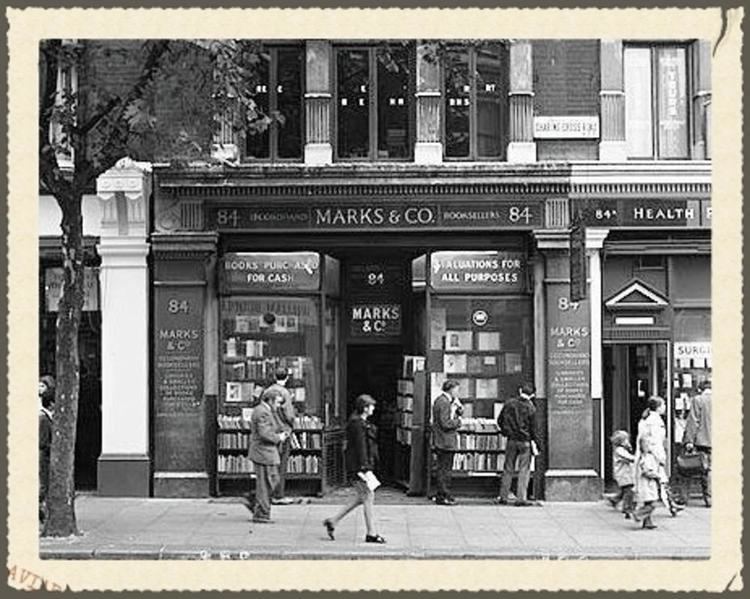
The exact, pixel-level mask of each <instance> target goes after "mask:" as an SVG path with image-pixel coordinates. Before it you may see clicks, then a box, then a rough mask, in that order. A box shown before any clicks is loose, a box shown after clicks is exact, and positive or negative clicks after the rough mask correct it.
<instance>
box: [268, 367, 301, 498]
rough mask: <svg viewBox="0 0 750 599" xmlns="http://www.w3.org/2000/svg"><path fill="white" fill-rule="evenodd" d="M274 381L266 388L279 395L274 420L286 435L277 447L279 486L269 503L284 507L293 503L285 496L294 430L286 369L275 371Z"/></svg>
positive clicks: (292, 408)
mask: <svg viewBox="0 0 750 599" xmlns="http://www.w3.org/2000/svg"><path fill="white" fill-rule="evenodd" d="M274 378H275V379H276V381H275V382H274V383H273V384H272V385H270V386H269V387H268V390H269V391H271V390H273V391H278V392H279V393H281V396H282V400H281V405H279V406H278V407H277V408H276V409H275V412H276V418H277V420H278V422H279V424H280V425H281V430H282V431H283V432H285V433H286V434H287V437H286V439H285V440H284V441H282V443H281V445H280V446H279V459H280V462H279V484H278V485H276V488H275V489H274V490H273V495H272V497H271V503H272V504H277V505H286V504H289V503H293V501H292V499H290V498H289V497H286V496H285V491H286V469H287V462H288V461H289V449H290V447H291V444H292V430H293V429H294V416H295V413H294V403H293V401H292V394H291V392H290V391H289V389H287V387H286V385H287V382H288V381H289V371H288V370H287V369H286V368H278V369H276V373H275V375H274Z"/></svg>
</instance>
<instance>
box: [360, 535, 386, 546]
mask: <svg viewBox="0 0 750 599" xmlns="http://www.w3.org/2000/svg"><path fill="white" fill-rule="evenodd" d="M365 543H380V544H383V543H385V539H384V538H383V537H381V536H380V535H365Z"/></svg>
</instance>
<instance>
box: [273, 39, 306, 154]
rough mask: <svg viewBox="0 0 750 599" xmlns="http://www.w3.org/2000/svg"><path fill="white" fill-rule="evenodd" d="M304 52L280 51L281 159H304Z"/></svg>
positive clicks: (287, 49)
mask: <svg viewBox="0 0 750 599" xmlns="http://www.w3.org/2000/svg"><path fill="white" fill-rule="evenodd" d="M303 52H304V50H303V49H302V48H280V49H279V50H278V61H279V62H278V75H277V84H276V106H277V108H278V111H279V118H280V120H279V124H278V131H279V141H278V143H279V158H302V67H303V62H302V61H303Z"/></svg>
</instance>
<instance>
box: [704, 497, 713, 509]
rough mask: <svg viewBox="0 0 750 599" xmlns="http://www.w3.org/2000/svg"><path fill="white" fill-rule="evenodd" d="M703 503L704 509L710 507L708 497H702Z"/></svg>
mask: <svg viewBox="0 0 750 599" xmlns="http://www.w3.org/2000/svg"><path fill="white" fill-rule="evenodd" d="M703 503H705V504H706V507H711V498H710V497H704V498H703Z"/></svg>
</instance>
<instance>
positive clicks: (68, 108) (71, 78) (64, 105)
mask: <svg viewBox="0 0 750 599" xmlns="http://www.w3.org/2000/svg"><path fill="white" fill-rule="evenodd" d="M75 43H76V40H73V39H64V40H62V46H63V47H65V46H72V45H74V44H75ZM56 90H57V92H56V97H55V104H56V105H57V106H58V107H59V108H60V111H59V114H58V116H57V120H56V121H53V123H52V126H51V128H50V129H51V130H50V142H51V143H52V145H53V146H54V148H55V153H56V154H57V162H58V164H59V165H60V166H62V167H72V165H73V145H72V143H71V140H70V136H69V131H68V129H69V126H68V127H64V126H63V124H62V122H63V121H66V122H67V121H68V120H69V119H70V118H74V115H75V112H76V101H77V94H78V69H77V68H76V64H75V62H74V61H73V59H72V58H71V56H70V55H68V54H66V53H65V52H61V53H60V57H59V59H58V64H57V83H56Z"/></svg>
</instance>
